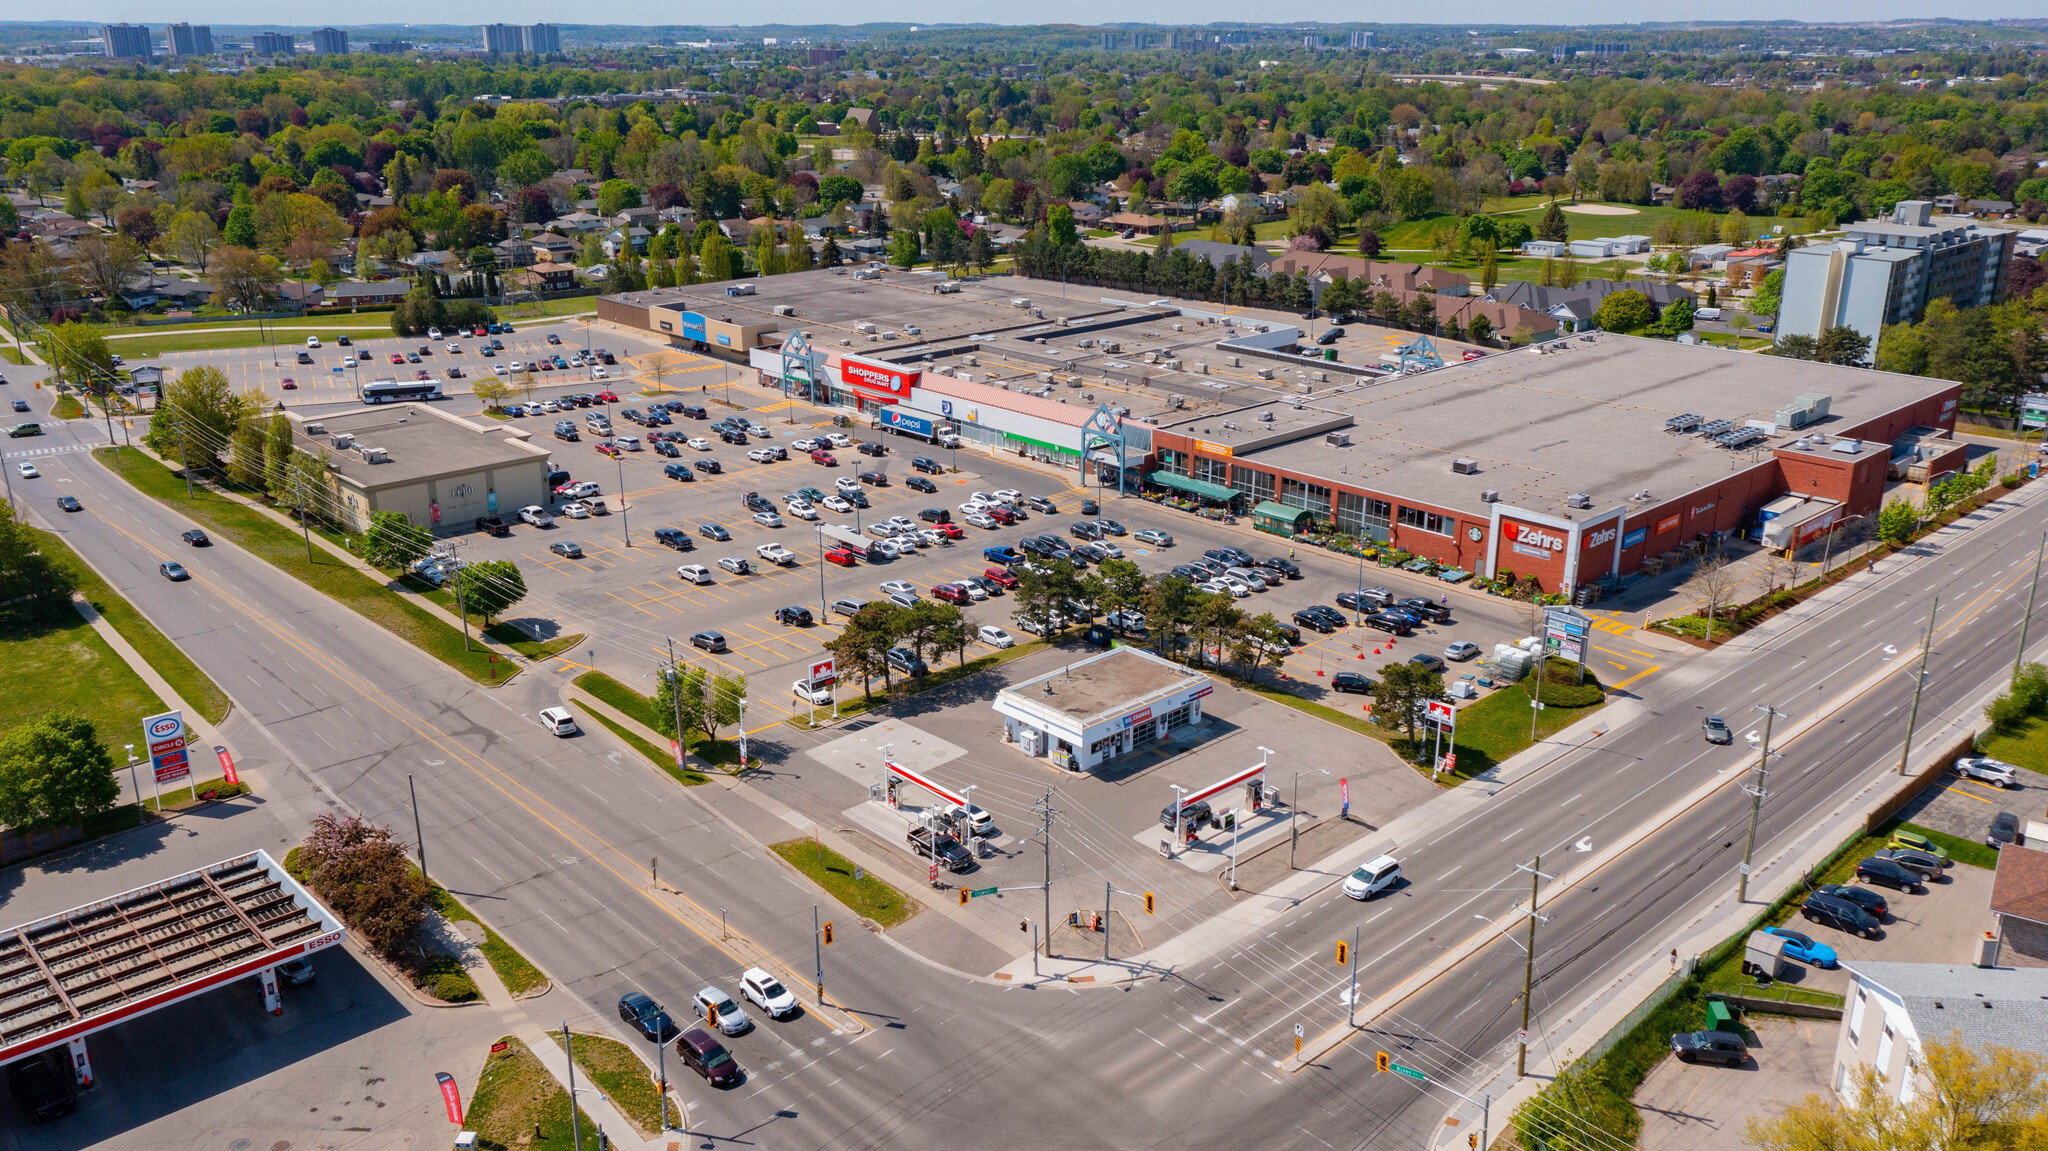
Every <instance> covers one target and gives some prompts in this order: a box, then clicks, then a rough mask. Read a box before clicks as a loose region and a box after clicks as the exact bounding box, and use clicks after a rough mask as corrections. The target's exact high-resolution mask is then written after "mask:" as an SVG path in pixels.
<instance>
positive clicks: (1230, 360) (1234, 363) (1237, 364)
mask: <svg viewBox="0 0 2048 1151" xmlns="http://www.w3.org/2000/svg"><path fill="white" fill-rule="evenodd" d="M1223 362H1224V363H1226V364H1229V365H1230V366H1231V367H1233V368H1241V367H1244V363H1243V361H1241V360H1239V359H1238V358H1237V357H1236V356H1225V357H1224V358H1223Z"/></svg>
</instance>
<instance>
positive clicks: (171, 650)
mask: <svg viewBox="0 0 2048 1151" xmlns="http://www.w3.org/2000/svg"><path fill="white" fill-rule="evenodd" d="M36 535H37V538H38V539H39V540H40V542H41V546H42V549H43V554H44V555H46V556H49V557H50V559H51V560H52V561H54V562H55V563H57V564H58V565H60V566H62V567H63V568H65V569H66V570H68V571H70V573H71V578H72V580H73V581H74V582H76V583H77V585H78V590H79V592H80V593H81V594H83V595H84V596H85V598H86V601H87V602H89V603H91V604H92V606H93V607H94V608H96V609H98V611H99V613H100V615H101V616H103V617H105V619H106V621H107V623H109V624H110V625H112V626H113V629H114V630H115V631H117V632H120V633H121V638H122V639H125V640H127V641H128V644H129V646H130V647H133V648H134V649H135V650H136V651H137V652H139V653H141V655H142V658H143V659H145V660H148V661H149V666H150V667H152V668H155V669H156V673H157V674H158V675H160V676H162V677H164V680H165V682H167V683H169V684H170V685H171V690H172V691H175V692H177V693H178V695H179V697H180V698H182V699H183V700H184V701H185V702H186V703H187V704H189V705H191V706H192V707H196V708H198V709H199V714H201V715H203V716H205V717H206V718H207V720H209V721H210V722H213V723H219V722H220V721H221V720H223V719H226V718H227V715H228V697H227V693H226V692H224V691H222V690H221V689H220V685H219V684H216V683H214V682H213V680H212V679H211V678H209V677H208V676H207V674H206V673H205V672H203V671H200V670H199V665H198V664H196V663H193V662H192V660H191V657H189V656H187V655H186V654H185V652H184V651H183V649H181V648H179V647H178V645H177V644H175V643H172V642H171V639H170V637H169V636H166V635H165V634H164V633H163V632H160V631H158V630H157V628H156V625H155V624H153V623H150V622H149V621H148V620H147V619H144V618H143V616H142V613H141V612H139V611H136V610H135V605H134V604H131V603H129V602H128V601H127V600H125V599H123V598H121V597H120V596H118V595H116V594H114V589H113V588H111V587H108V586H107V582H106V581H105V580H103V579H101V578H100V577H99V574H98V573H97V572H94V571H93V570H92V569H91V568H89V567H87V566H86V565H85V561H84V560H81V559H79V558H78V553H76V552H74V551H72V550H71V547H70V545H68V544H66V543H65V542H64V541H63V540H62V539H61V538H59V537H58V536H56V535H54V534H51V533H49V532H44V531H38V532H37V533H36ZM124 666H125V665H124ZM151 694H152V697H153V696H154V693H151ZM137 718H140V717H137Z"/></svg>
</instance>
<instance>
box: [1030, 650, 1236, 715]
mask: <svg viewBox="0 0 2048 1151" xmlns="http://www.w3.org/2000/svg"><path fill="white" fill-rule="evenodd" d="M1206 678H1208V677H1206V676H1204V675H1203V674H1202V673H1200V672H1198V671H1194V670H1193V669H1190V668H1184V667H1180V666H1179V665H1177V664H1170V663H1167V662H1166V661H1165V660H1161V659H1155V658H1153V657H1151V656H1148V655H1145V654H1143V653H1142V652H1138V651H1136V650H1133V649H1131V648H1126V647H1118V648H1111V649H1110V650H1108V651H1106V652H1104V653H1102V654H1101V655H1098V656H1093V657H1091V658H1088V659H1084V660H1081V661H1079V662H1076V663H1073V664H1069V665H1068V666H1066V667H1063V668H1060V669H1059V670H1058V671H1050V672H1047V673H1045V674H1044V675H1041V676H1038V677H1037V678H1035V679H1027V680H1025V681H1024V682H1022V683H1015V684H1011V685H1010V686H1009V687H1006V688H1004V689H1003V693H1004V694H1008V695H1013V696H1016V697H1017V698H1019V699H1023V700H1029V701H1030V702H1031V703H1033V704H1035V705H1036V706H1038V707H1043V708H1049V709H1051V710H1054V711H1059V712H1064V713H1065V714H1067V715H1070V716H1073V717H1074V718H1075V719H1077V720H1088V719H1092V718H1094V717H1095V716H1098V715H1101V714H1102V713H1103V712H1106V711H1114V710H1117V709H1120V708H1122V707H1123V706H1124V705H1125V704H1128V703H1130V702H1131V701H1133V700H1136V699H1140V698H1143V697H1144V696H1148V695H1151V694H1152V693H1153V692H1156V691H1160V690H1162V689H1165V688H1169V687H1174V686H1177V685H1179V684H1182V683H1186V682H1187V681H1189V680H1196V679H1206ZM1047 684H1051V685H1052V694H1051V695H1047V694H1046V692H1045V687H1046V685H1047Z"/></svg>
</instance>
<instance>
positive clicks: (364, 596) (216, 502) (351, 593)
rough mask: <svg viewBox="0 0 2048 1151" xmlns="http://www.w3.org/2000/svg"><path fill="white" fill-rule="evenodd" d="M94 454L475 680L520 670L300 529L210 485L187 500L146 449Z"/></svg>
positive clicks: (485, 680) (189, 514) (169, 502)
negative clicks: (313, 544) (467, 643)
mask: <svg viewBox="0 0 2048 1151" xmlns="http://www.w3.org/2000/svg"><path fill="white" fill-rule="evenodd" d="M93 455H94V456H95V457H96V458H98V459H99V461H100V462H101V463H103V464H105V465H106V466H107V468H108V469H109V470H110V471H112V472H113V473H114V474H115V475H117V476H119V477H121V478H122V479H125V480H127V481H128V482H129V483H131V484H133V485H135V487H136V488H138V489H139V490H141V491H142V492H143V493H144V494H146V495H149V496H153V497H155V498H156V499H157V500H159V501H160V502H162V503H164V504H165V505H167V506H169V507H172V508H175V509H177V511H178V513H179V514H180V515H183V516H186V517H188V518H190V519H193V520H196V521H198V522H199V523H200V524H202V525H204V526H205V527H207V528H208V529H210V530H212V531H215V532H218V533H220V534H221V535H222V536H223V537H225V538H226V539H228V540H229V541H230V542H232V543H234V544H236V545H238V546H240V547H241V548H243V549H244V550H246V551H249V552H252V553H254V554H255V555H256V556H257V557H259V558H261V559H263V560H266V561H268V562H269V563H270V564H271V565H272V566H274V567H276V568H278V569H280V570H281V571H283V572H284V573H285V574H287V575H290V576H294V577H296V578H298V579H300V580H302V581H304V582H305V583H306V584H307V585H309V586H311V587H312V588H314V589H315V590H317V591H320V592H323V593H325V594H327V595H329V596H332V597H333V598H334V599H336V600H338V601H339V602H340V603H342V604H343V605H344V606H346V607H348V608H350V609H351V610H353V611H355V612H357V613H359V614H360V615H362V616H363V617H364V618H366V619H368V620H370V621H371V622H372V623H375V624H377V625H378V626H380V627H382V628H384V629H385V630H386V631H389V632H391V633H392V634H393V635H396V636H398V637H399V638H400V639H403V640H405V641H406V642H407V643H410V644H412V645H414V646H415V647H418V648H419V649H420V650H422V651H424V652H426V653H427V654H429V655H431V656H434V657H435V658H436V659H439V660H440V661H441V662H443V663H445V664H447V665H448V666H449V667H452V668H454V669H455V670H457V671H459V672H461V673H463V674H464V675H467V676H469V677H470V678H471V679H474V680H476V681H477V682H479V683H492V682H496V681H497V680H498V679H499V678H501V673H502V675H504V676H510V675H515V674H517V673H518V668H517V666H515V665H508V664H505V663H493V662H491V652H489V651H488V650H487V649H485V648H483V647H481V646H474V647H471V648H470V649H467V650H465V649H464V647H463V643H462V633H461V632H459V631H457V630H456V629H455V628H453V627H451V626H449V625H448V624H446V623H443V622H442V621H441V620H440V618H439V617H437V616H433V615H429V614H428V613H427V611H426V609H425V608H422V607H421V606H420V605H418V604H416V603H413V602H411V601H410V600H408V599H407V598H405V597H404V596H401V595H398V594H396V593H394V592H392V591H391V590H390V589H389V588H386V587H384V586H383V585H382V584H380V583H378V582H377V581H376V580H374V579H372V578H371V577H369V576H367V575H365V574H363V573H362V572H361V571H359V570H357V569H356V568H353V567H350V566H348V565H346V564H344V563H342V562H341V561H340V560H339V559H336V558H335V557H333V556H331V555H329V554H327V553H326V552H325V551H322V550H320V549H318V548H316V549H314V550H313V553H312V559H310V560H309V559H307V556H306V545H305V544H304V543H303V542H302V541H301V540H300V538H299V533H297V532H295V531H292V530H291V529H290V528H288V527H286V526H285V525H283V524H280V523H278V522H277V521H275V520H273V519H271V518H269V517H268V516H264V515H261V514H259V513H258V512H257V511H256V510H255V509H253V508H250V507H247V506H245V505H244V504H242V503H240V502H239V501H236V500H232V499H229V498H228V497H227V496H224V495H221V494H220V493H218V492H212V491H208V490H207V489H205V488H197V489H195V495H194V496H193V497H192V498H191V499H187V498H186V496H185V485H184V482H183V481H182V480H180V479H179V478H178V477H177V475H176V474H175V473H173V472H172V471H171V469H169V468H167V467H164V466H163V465H162V464H159V463H157V462H156V461H155V460H152V459H150V458H149V457H148V456H145V455H143V454H142V453H141V452H132V451H130V452H124V451H118V450H114V449H108V448H101V449H99V450H98V451H95V452H94V453H93Z"/></svg>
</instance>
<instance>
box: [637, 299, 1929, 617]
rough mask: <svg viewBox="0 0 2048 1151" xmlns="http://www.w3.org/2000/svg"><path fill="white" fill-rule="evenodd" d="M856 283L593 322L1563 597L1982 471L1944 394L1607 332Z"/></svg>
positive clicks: (883, 419)
mask: <svg viewBox="0 0 2048 1151" xmlns="http://www.w3.org/2000/svg"><path fill="white" fill-rule="evenodd" d="M844 271H845V270H844V269H840V270H835V271H814V272H805V273H797V274H793V275H785V276H775V277H769V278H766V279H762V280H756V281H748V282H747V283H748V285H749V286H751V288H752V289H753V291H752V293H751V294H745V295H736V296H735V295H726V294H725V293H726V292H727V291H728V290H730V289H731V287H732V286H731V285H719V284H709V285H698V286H695V287H690V288H678V289H658V290H652V291H647V292H636V293H630V294H627V295H623V296H613V297H605V298H603V299H601V300H600V301H599V311H600V316H601V317H603V318H605V319H609V320H613V321H614V322H618V323H621V324H625V325H629V326H632V327H635V328H639V329H641V330H643V331H647V332H651V333H657V334H661V335H665V336H667V337H668V338H669V339H670V341H671V343H673V344H674V345H675V346H677V347H682V348H689V349H692V350H696V351H702V352H705V353H707V354H711V355H716V356H722V357H724V358H726V359H728V360H729V361H732V362H735V363H739V364H744V365H745V366H746V367H748V368H751V369H752V370H753V377H752V378H753V382H754V384H755V386H758V387H764V388H770V389H776V390H780V391H783V392H785V393H788V394H789V395H790V396H791V397H792V398H800V399H803V400H805V401H808V402H810V403H814V404H817V405H821V406H824V407H827V408H836V409H843V410H844V411H845V412H847V413H848V414H857V415H859V416H860V417H862V418H863V419H864V421H865V422H868V423H870V424H871V425H872V426H874V427H876V428H879V429H883V430H886V431H888V432H891V433H893V434H895V435H898V436H902V437H904V438H905V439H906V440H908V441H925V442H931V441H935V440H940V439H942V438H943V437H945V436H947V435H954V436H957V437H958V438H959V440H960V441H961V443H962V444H963V445H966V446H971V447H979V448H981V449H983V450H988V451H993V452H1005V453H1014V454H1016V455H1019V456H1022V457H1026V458H1033V459H1038V460H1043V461H1046V462H1048V463H1053V464H1057V465H1060V466H1064V467H1068V468H1074V469H1077V470H1081V469H1085V471H1084V478H1085V480H1086V481H1088V482H1091V483H1099V484H1101V485H1103V486H1105V487H1106V488H1108V489H1110V490H1112V491H1114V490H1116V489H1118V488H1121V489H1122V490H1123V491H1124V492H1125V493H1126V494H1132V495H1136V494H1141V493H1150V494H1153V495H1155V496H1156V495H1162V494H1163V495H1167V496H1170V497H1172V498H1173V499H1175V500H1177V501H1179V502H1183V503H1185V504H1188V505H1193V506H1212V507H1213V506H1220V507H1224V508H1227V509H1229V510H1231V511H1233V512H1236V513H1238V514H1245V515H1254V516H1256V517H1257V522H1258V523H1259V524H1260V525H1261V526H1264V527H1267V528H1268V529H1270V530H1278V531H1304V530H1309V529H1312V528H1317V527H1318V526H1320V527H1321V528H1322V529H1324V530H1329V529H1334V530H1335V531H1337V532H1340V533H1343V534H1347V535H1351V536H1356V537H1362V538H1367V539H1372V540H1377V541H1382V542H1385V543H1389V544H1392V545H1394V546H1396V547H1399V548H1402V549H1404V550H1406V551H1409V552H1413V553H1415V554H1416V555H1419V556H1425V557H1428V558H1430V559H1433V560H1436V561H1437V562H1439V563H1441V564H1443V565H1445V566H1446V567H1450V568H1453V569H1458V570H1463V571H1469V572H1473V573H1476V574H1479V575H1486V576H1497V575H1499V574H1501V573H1503V572H1513V573H1515V574H1516V575H1517V576H1518V577H1528V576H1533V577H1535V578H1536V579H1537V581H1538V582H1539V583H1540V584H1541V585H1542V586H1543V587H1544V588H1545V589H1546V590H1551V591H1572V590H1575V589H1578V588H1582V587H1587V586H1589V585H1592V584H1596V583H1601V582H1607V581H1613V580H1616V579H1620V578H1624V577H1627V576H1630V575H1634V574H1636V573H1639V572H1644V571H1654V570H1658V569H1659V568H1661V567H1662V566H1663V565H1664V564H1666V563H1669V562H1671V561H1672V560H1674V559H1676V558H1678V557H1682V556H1685V555H1689V554H1691V553H1692V552H1694V551H1696V550H1698V549H1699V548H1700V547H1702V546H1705V545H1708V544H1711V543H1713V542H1716V541H1718V540H1720V539H1721V538H1723V537H1725V536H1727V535H1729V534H1732V533H1737V532H1743V533H1751V534H1756V535H1759V536H1761V537H1762V538H1763V539H1764V540H1765V541H1766V543H1768V544H1769V545H1770V546H1773V547H1789V548H1797V547H1799V546H1801V545H1802V544H1804V543H1807V542H1810V541H1812V540H1814V539H1817V538H1818V537H1819V536H1820V535H1822V534H1823V533H1825V532H1827V531H1828V530H1830V529H1831V528H1833V527H1835V526H1836V525H1838V524H1841V523H1844V522H1847V521H1849V520H1851V519H1853V518H1854V517H1857V516H1865V517H1868V516H1870V515H1872V513H1874V512H1876V511H1877V509H1878V507H1879V505H1880V504H1881V503H1882V500H1883V497H1884V492H1885V487H1886V482H1887V480H1888V478H1897V477H1906V476H1911V478H1914V479H1916V480H1924V479H1934V478H1939V476H1940V475H1941V474H1942V473H1943V472H1945V471H1952V470H1954V469H1956V468H1958V467H1960V466H1961V464H1962V458H1963V455H1964V449H1963V447H1962V445H1961V444H1960V443H1959V442H1957V441H1955V440H1954V438H1953V432H1954V427H1955V420H1956V412H1957V405H1958V402H1959V398H1960V391H1961V388H1960V385H1958V384H1956V383H1953V382H1950V381H1945V380H1935V379H1926V378H1921V377H1916V376H1903V375H1897V374H1893V373H1887V372H1877V371H1871V370H1868V369H1862V368H1849V367H1837V366H1832V365H1826V364H1817V363H1810V362H1804V361H1797V360H1786V359H1780V358H1776V357H1771V356H1761V355H1756V354H1751V353H1741V352H1734V351H1729V350H1725V349H1720V348H1714V347H1710V346H1705V345H1692V344H1678V343H1673V342H1670V341H1665V340H1653V339H1641V338H1636V337H1630V336H1617V335H1611V334H1606V333H1589V334H1585V335H1578V336H1571V337H1568V338H1563V339H1558V340H1554V341H1550V342H1546V343H1541V344H1535V345H1531V346H1527V347H1521V348H1515V349H1509V350H1502V349H1499V348H1492V349H1485V351H1486V352H1487V354H1485V355H1483V356H1478V357H1477V358H1474V359H1471V360H1463V359H1461V358H1460V354H1461V353H1462V352H1464V351H1466V346H1462V345H1454V344H1450V343H1448V342H1443V343H1437V344H1433V345H1432V344H1429V343H1428V342H1427V341H1420V340H1418V337H1416V336H1415V335H1414V334H1413V333H1408V332H1395V331H1390V330H1387V329H1381V328H1377V327H1373V326H1370V325H1363V324H1360V325H1353V326H1351V327H1349V328H1348V329H1347V330H1346V332H1345V334H1344V337H1343V339H1341V340H1338V341H1336V342H1335V343H1334V344H1330V345H1323V344H1320V343H1318V342H1316V340H1315V336H1316V334H1318V333H1317V332H1316V331H1315V330H1314V329H1313V328H1312V327H1310V326H1309V325H1304V324H1303V323H1302V321H1300V320H1298V319H1296V318H1294V317H1291V316H1285V315H1281V314H1278V313H1253V312H1247V311H1245V310H1242V309H1234V310H1232V311H1230V312H1228V313H1226V312H1222V311H1219V310H1217V309H1216V307H1215V306H1214V305H1209V304H1201V303H1188V302H1181V301H1172V300H1146V299H1142V298H1138V297H1135V296H1133V297H1129V298H1120V297H1117V296H1114V295H1109V296H1105V295H1104V294H1103V293H1102V290H1101V289H1094V288H1090V289H1074V290H1072V291H1071V292H1069V293H1068V294H1067V295H1066V296H1061V295H1059V294H1058V293H1059V286H1058V285H1056V284H1047V283H1045V282H1043V281H1033V280H1024V279H1017V278H1013V277H992V278H989V279H985V280H979V281H973V280H970V281H949V280H946V279H944V278H942V277H938V276H936V275H920V274H915V273H903V272H896V271H890V272H886V273H881V274H879V275H878V276H877V277H876V278H871V279H856V278H855V277H854V276H853V275H848V274H841V273H844ZM1047 289H1051V294H1048V292H1047ZM1305 329H1306V330H1305ZM1774 525H1775V526H1774Z"/></svg>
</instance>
